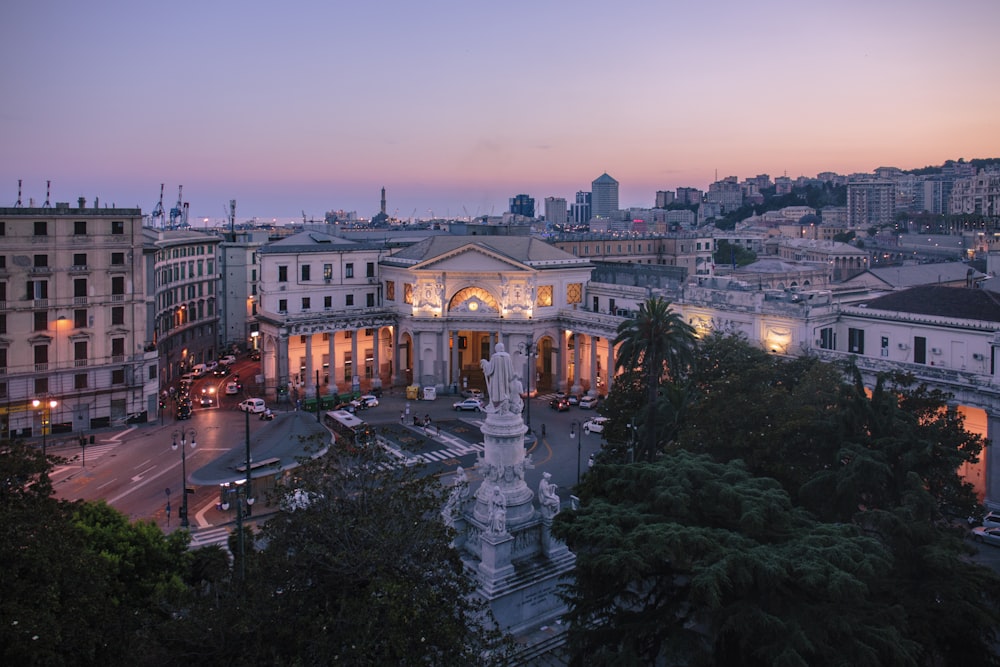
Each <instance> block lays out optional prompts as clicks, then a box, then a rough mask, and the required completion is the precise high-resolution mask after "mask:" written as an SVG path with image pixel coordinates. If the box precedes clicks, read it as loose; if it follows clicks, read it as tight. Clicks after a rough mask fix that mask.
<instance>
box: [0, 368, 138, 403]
mask: <svg viewBox="0 0 1000 667" xmlns="http://www.w3.org/2000/svg"><path fill="white" fill-rule="evenodd" d="M94 379H96V378H94ZM111 384H112V385H123V384H125V369H124V368H113V369H111ZM90 388H91V376H90V374H89V373H76V374H75V375H74V376H73V389H90ZM48 393H49V378H47V377H41V378H35V389H34V394H35V395H36V396H43V395H45V394H48ZM4 398H8V394H7V383H6V382H0V399H4Z"/></svg>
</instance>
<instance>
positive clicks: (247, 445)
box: [237, 410, 253, 516]
mask: <svg viewBox="0 0 1000 667" xmlns="http://www.w3.org/2000/svg"><path fill="white" fill-rule="evenodd" d="M243 414H245V415H246V430H245V431H244V434H245V436H244V440H245V443H246V461H245V464H246V467H247V497H248V498H249V497H250V490H251V489H252V488H253V487H252V486H251V484H252V482H251V480H250V411H249V410H244V411H243ZM251 505H253V501H250V502H249V503H247V516H250V506H251ZM237 516H239V515H237Z"/></svg>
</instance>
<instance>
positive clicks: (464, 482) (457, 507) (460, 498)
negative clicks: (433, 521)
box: [441, 466, 469, 525]
mask: <svg viewBox="0 0 1000 667" xmlns="http://www.w3.org/2000/svg"><path fill="white" fill-rule="evenodd" d="M468 497H469V476H468V475H466V474H465V469H464V468H463V467H462V466H458V470H456V471H455V481H454V482H452V487H451V492H450V493H449V494H448V501H447V502H446V503H445V505H444V508H443V509H442V510H441V515H442V516H443V517H444V520H445V523H447V524H448V525H452V524H453V523H454V521H455V515H456V514H457V513H458V512H460V511H461V509H462V504H463V503H464V502H465V500H466V498H468Z"/></svg>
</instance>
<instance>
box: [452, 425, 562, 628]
mask: <svg viewBox="0 0 1000 667" xmlns="http://www.w3.org/2000/svg"><path fill="white" fill-rule="evenodd" d="M481 430H482V433H483V442H484V451H483V454H482V456H481V457H480V459H479V461H478V462H477V464H476V468H477V470H478V472H479V474H480V475H481V476H482V478H483V481H482V483H481V484H480V485H479V488H478V489H477V490H476V492H475V494H474V501H475V502H474V503H469V504H468V506H466V509H464V511H462V512H460V513H459V515H458V516H455V517H453V518H452V520H451V525H452V526H453V527H454V528H455V529H456V530H457V531H459V535H458V536H457V537H456V539H455V546H456V548H458V549H460V550H461V552H462V558H463V560H464V562H465V564H466V567H467V568H468V570H469V573H470V575H471V576H473V577H474V578H475V582H476V590H477V594H478V595H479V596H481V597H482V598H483V599H484V600H485V601H486V602H487V603H488V604H489V606H490V609H491V610H492V612H493V616H494V618H495V619H496V622H497V624H498V625H499V626H500V628H502V629H503V630H505V631H508V632H511V633H515V634H516V633H519V632H521V631H523V630H527V629H530V628H533V627H535V626H540V625H544V624H548V623H551V622H552V621H553V620H554V619H556V618H558V617H559V616H561V615H562V614H563V613H564V612H565V609H566V607H565V604H564V603H563V601H562V599H561V598H560V597H559V595H558V591H559V587H560V585H562V584H564V583H568V582H569V580H570V577H571V576H572V571H573V568H574V566H575V564H576V556H575V555H574V554H573V553H572V552H571V551H570V550H569V549H568V548H567V547H566V545H565V544H562V543H561V542H559V541H558V540H556V539H555V538H554V537H552V531H551V529H552V517H543V516H542V513H541V512H540V511H539V510H538V509H537V508H536V507H535V504H534V502H533V500H534V496H535V494H534V492H533V491H532V490H531V489H530V488H528V485H527V483H526V482H525V480H524V472H525V469H527V468H530V467H532V464H531V461H530V458H529V457H527V456H526V455H525V451H524V434H525V433H526V432H527V430H528V429H527V427H526V426H525V425H524V422H523V421H522V420H521V415H520V414H515V413H511V412H507V411H494V412H489V413H487V416H486V420H485V423H484V424H483V427H482V429H481ZM496 489H499V490H500V492H501V493H502V494H503V497H504V500H505V501H506V521H505V526H504V530H502V531H501V532H496V523H495V522H491V500H492V498H493V495H494V493H495V491H496ZM491 524H492V525H491Z"/></svg>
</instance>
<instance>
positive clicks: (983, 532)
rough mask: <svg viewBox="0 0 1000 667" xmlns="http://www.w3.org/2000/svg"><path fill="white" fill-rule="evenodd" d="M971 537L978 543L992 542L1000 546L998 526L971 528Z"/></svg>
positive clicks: (999, 529)
mask: <svg viewBox="0 0 1000 667" xmlns="http://www.w3.org/2000/svg"><path fill="white" fill-rule="evenodd" d="M972 539H973V540H975V541H976V542H979V543H980V544H992V545H993V546H995V547H1000V528H987V527H986V526H980V527H978V528H973V529H972Z"/></svg>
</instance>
